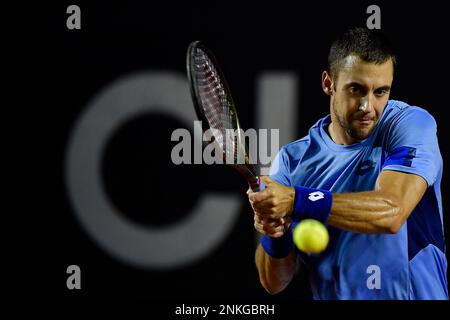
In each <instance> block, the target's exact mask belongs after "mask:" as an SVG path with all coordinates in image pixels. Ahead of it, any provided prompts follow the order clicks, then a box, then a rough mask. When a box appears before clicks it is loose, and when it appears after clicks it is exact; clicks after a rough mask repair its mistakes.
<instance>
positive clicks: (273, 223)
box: [254, 214, 284, 228]
mask: <svg viewBox="0 0 450 320" xmlns="http://www.w3.org/2000/svg"><path fill="white" fill-rule="evenodd" d="M254 220H255V222H257V223H258V224H260V225H263V226H267V227H268V228H274V227H278V226H280V225H284V220H282V219H266V218H263V217H262V216H261V215H259V214H256V215H255V217H254Z"/></svg>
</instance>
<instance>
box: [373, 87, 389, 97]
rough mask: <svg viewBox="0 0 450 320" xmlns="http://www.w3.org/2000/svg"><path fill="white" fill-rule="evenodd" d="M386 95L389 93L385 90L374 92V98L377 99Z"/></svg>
mask: <svg viewBox="0 0 450 320" xmlns="http://www.w3.org/2000/svg"><path fill="white" fill-rule="evenodd" d="M388 93H389V91H388V90H386V89H382V90H377V91H375V92H374V94H375V96H377V97H379V98H381V97H383V96H385V95H386V94H388Z"/></svg>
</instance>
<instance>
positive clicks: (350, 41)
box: [328, 27, 396, 78]
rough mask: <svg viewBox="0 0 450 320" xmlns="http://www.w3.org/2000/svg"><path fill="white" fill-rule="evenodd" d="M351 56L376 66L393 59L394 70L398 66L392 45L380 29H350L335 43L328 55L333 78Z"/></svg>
mask: <svg viewBox="0 0 450 320" xmlns="http://www.w3.org/2000/svg"><path fill="white" fill-rule="evenodd" d="M349 55H356V56H358V57H359V58H361V59H362V60H363V61H365V62H371V63H375V64H382V63H385V62H386V61H387V60H388V59H389V58H391V59H392V62H393V64H394V69H395V66H396V58H395V53H394V50H393V48H392V46H391V43H390V42H389V40H388V39H387V38H386V36H385V35H384V34H383V33H382V32H381V31H380V30H378V29H373V30H369V29H367V28H361V27H354V28H350V29H348V30H347V31H346V32H345V33H343V34H342V35H341V36H340V37H338V38H337V39H336V40H335V41H334V42H333V44H332V45H331V49H330V54H329V55H328V68H329V71H330V73H331V76H332V77H333V78H335V77H337V75H338V73H339V69H340V68H341V65H342V62H343V60H344V59H345V58H346V57H348V56H349Z"/></svg>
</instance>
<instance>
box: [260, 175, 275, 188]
mask: <svg viewBox="0 0 450 320" xmlns="http://www.w3.org/2000/svg"><path fill="white" fill-rule="evenodd" d="M261 180H262V182H264V184H265V185H266V187H268V186H270V185H271V184H273V183H274V182H275V181H273V180H272V179H270V177H269V176H262V177H261Z"/></svg>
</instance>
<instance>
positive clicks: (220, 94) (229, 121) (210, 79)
mask: <svg viewBox="0 0 450 320" xmlns="http://www.w3.org/2000/svg"><path fill="white" fill-rule="evenodd" d="M186 67H187V75H188V79H189V85H190V89H191V95H192V101H193V103H194V107H195V110H196V113H197V116H198V117H199V119H200V120H201V121H202V122H204V123H206V124H207V126H208V127H209V129H211V130H210V132H211V133H212V136H213V138H214V139H213V143H216V144H217V148H216V150H217V149H218V150H221V152H222V156H223V160H224V163H226V164H227V165H230V166H231V167H233V168H234V169H236V170H237V171H238V172H239V173H240V174H242V175H243V176H244V177H245V178H246V179H247V182H248V184H249V186H250V188H251V189H252V190H253V191H255V192H256V191H259V190H260V186H259V179H258V173H257V167H256V166H255V165H254V164H252V162H251V159H250V157H249V153H248V146H247V144H246V141H245V137H244V135H243V132H242V130H241V127H240V125H239V120H238V115H237V112H236V108H235V106H234V102H233V98H232V97H231V92H230V89H229V87H228V84H227V82H226V80H225V76H224V74H223V72H222V71H221V69H220V67H219V64H218V62H217V59H216V58H215V56H214V55H213V53H212V52H211V51H210V50H209V49H208V48H206V47H205V46H204V45H203V44H202V43H201V42H200V41H194V42H192V43H191V44H190V45H189V47H188V51H187V57H186Z"/></svg>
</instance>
